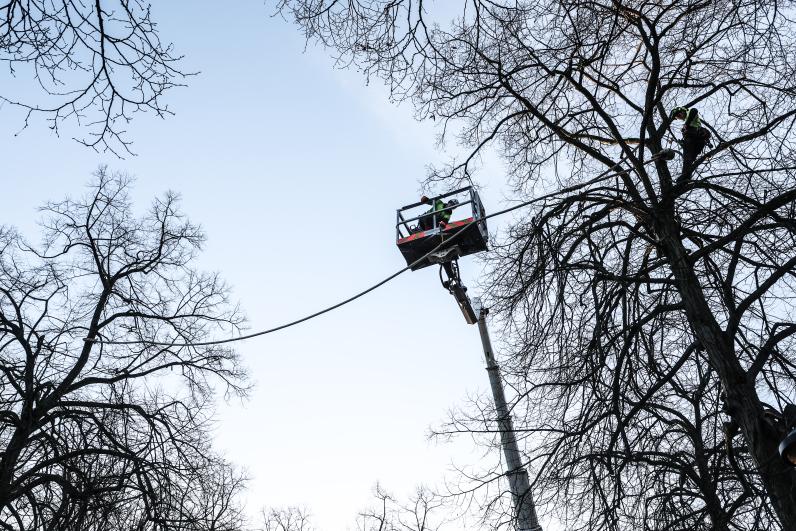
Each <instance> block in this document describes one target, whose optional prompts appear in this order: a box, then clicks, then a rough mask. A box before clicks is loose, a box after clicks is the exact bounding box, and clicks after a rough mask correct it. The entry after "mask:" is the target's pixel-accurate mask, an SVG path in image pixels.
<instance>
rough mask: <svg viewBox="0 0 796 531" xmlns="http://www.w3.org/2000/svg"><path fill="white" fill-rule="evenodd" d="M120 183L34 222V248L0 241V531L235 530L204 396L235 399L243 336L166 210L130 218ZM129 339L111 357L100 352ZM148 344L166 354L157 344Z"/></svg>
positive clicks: (99, 182)
mask: <svg viewBox="0 0 796 531" xmlns="http://www.w3.org/2000/svg"><path fill="white" fill-rule="evenodd" d="M129 185H130V180H129V179H128V178H126V177H124V176H121V175H111V174H109V173H108V172H107V170H105V169H104V168H102V169H100V170H99V171H98V172H97V173H96V177H95V181H94V184H93V185H92V186H91V188H90V193H89V194H88V195H86V196H85V197H83V198H82V199H78V200H71V199H68V200H66V201H63V202H59V203H50V204H48V205H46V206H45V207H44V209H43V212H44V216H45V217H44V221H43V225H42V228H43V233H44V234H43V236H44V238H43V242H42V244H41V245H36V246H33V245H29V244H28V243H26V242H25V241H24V240H23V239H22V238H21V237H20V236H19V235H17V234H16V233H15V232H14V231H13V230H12V229H8V228H3V229H2V230H0V450H2V451H1V453H0V528H2V529H7V530H14V531H22V530H32V529H81V530H85V529H89V530H97V531H99V530H105V529H137V530H145V529H152V530H154V529H158V530H166V529H208V530H209V529H215V530H231V529H235V528H237V523H238V522H239V521H240V513H239V510H238V509H237V506H236V505H235V502H234V498H235V496H236V495H237V493H238V492H239V491H240V489H241V488H242V486H243V482H242V479H241V477H240V476H239V475H238V474H237V473H235V472H233V471H232V470H231V469H230V468H229V465H227V464H226V463H225V462H224V461H223V460H221V459H219V458H218V457H216V456H214V454H213V452H212V448H211V447H210V444H209V440H210V432H209V421H210V419H211V414H212V399H213V396H214V389H215V388H216V387H220V390H222V391H223V392H224V393H227V394H233V395H240V396H242V395H244V394H245V393H246V390H247V384H246V381H245V375H244V372H243V371H242V369H241V367H240V366H239V364H238V361H237V357H236V355H235V353H234V351H232V350H231V349H229V348H227V347H224V346H213V345H210V346H184V345H185V344H192V343H195V342H197V341H201V340H202V339H207V338H209V337H211V336H213V335H215V334H216V333H220V332H225V333H229V332H230V331H234V330H235V329H237V328H238V327H239V326H240V324H241V323H242V317H241V315H240V313H239V311H238V309H237V308H236V307H235V306H234V305H232V304H230V302H229V301H228V288H227V287H226V285H225V284H224V283H223V282H222V281H221V280H220V278H219V277H218V275H216V274H208V273H201V272H198V271H196V270H195V269H194V268H193V267H192V265H191V264H192V261H193V259H194V258H195V256H196V253H197V251H198V250H199V249H200V247H201V245H202V242H203V241H204V235H203V234H202V232H201V230H200V229H199V228H198V227H197V226H196V225H193V224H192V223H190V222H189V221H187V220H186V219H185V218H184V216H183V214H181V213H180V211H179V208H178V201H177V197H176V196H175V195H174V194H167V195H166V196H165V197H163V198H161V199H158V200H156V201H155V202H154V203H153V205H152V207H151V209H150V210H149V212H148V213H147V214H146V215H144V216H143V217H141V218H137V217H135V216H134V215H133V212H132V205H131V204H130V201H129V198H128V196H127V189H128V187H129ZM120 340H122V341H124V340H130V341H139V342H140V343H137V344H127V345H123V344H110V343H106V342H107V341H120ZM151 341H158V342H161V343H165V344H166V345H171V346H155V345H152V344H151V343H149V342H151Z"/></svg>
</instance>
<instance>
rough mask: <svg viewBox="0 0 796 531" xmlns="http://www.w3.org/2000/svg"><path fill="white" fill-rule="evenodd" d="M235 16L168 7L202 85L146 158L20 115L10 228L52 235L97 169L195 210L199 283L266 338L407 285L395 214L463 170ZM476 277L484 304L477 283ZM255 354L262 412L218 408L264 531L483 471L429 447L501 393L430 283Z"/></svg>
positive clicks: (248, 5) (165, 25) (254, 9)
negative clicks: (463, 413) (457, 419)
mask: <svg viewBox="0 0 796 531" xmlns="http://www.w3.org/2000/svg"><path fill="white" fill-rule="evenodd" d="M220 5H222V4H218V3H217V2H213V3H211V2H171V3H159V4H157V5H155V6H154V8H153V18H154V19H156V20H157V21H158V22H159V23H160V30H161V32H162V37H163V39H164V40H167V41H173V42H174V43H175V45H176V47H177V51H178V52H179V53H184V54H185V55H186V60H185V63H184V64H185V67H186V69H188V70H201V75H199V76H198V77H196V78H192V79H190V80H189V86H188V87H187V88H182V89H175V90H173V91H172V92H171V94H170V95H169V96H168V101H169V104H170V106H171V107H172V109H173V110H174V111H175V112H176V116H174V117H170V118H168V119H167V120H165V121H164V120H160V119H157V118H155V117H153V116H147V115H139V116H137V117H136V119H135V120H134V121H133V122H132V124H131V125H130V127H129V132H130V136H131V138H132V139H133V140H134V141H135V144H134V146H133V150H134V151H135V152H136V153H137V156H135V157H127V158H126V160H118V159H116V158H114V157H113V156H111V155H109V154H97V153H95V152H92V151H90V150H88V149H86V148H84V147H82V146H80V145H78V144H77V143H75V142H73V141H71V140H70V139H69V138H68V137H66V136H63V137H62V138H57V137H56V136H54V135H52V134H51V133H50V132H49V131H48V130H47V129H46V127H45V126H44V125H43V124H42V123H41V122H34V123H33V125H32V126H31V127H30V128H28V129H27V130H25V131H23V132H22V133H21V134H20V135H19V136H16V137H14V136H13V133H14V132H15V131H17V130H18V129H19V126H20V121H19V120H18V117H19V116H18V114H17V113H15V111H14V109H11V108H9V107H8V106H6V107H5V108H3V109H2V110H0V135H1V136H0V160H1V161H2V165H1V166H0V181H2V183H3V190H4V191H5V194H4V198H3V201H2V210H1V211H0V223H3V224H14V225H17V226H18V227H20V228H21V229H22V230H23V232H25V233H26V234H29V235H31V236H35V226H34V224H33V222H34V220H35V219H36V215H37V214H36V211H35V209H36V207H37V206H38V205H40V204H41V203H42V202H43V201H45V200H48V199H53V200H57V199H60V198H62V197H63V196H65V195H67V194H70V193H71V194H77V193H81V192H82V190H81V188H82V185H83V184H84V183H85V182H87V181H88V180H89V178H90V174H91V172H92V171H93V170H94V169H95V168H96V167H97V166H98V165H99V164H108V165H109V166H110V167H111V168H113V169H118V170H124V171H127V172H129V173H131V174H133V175H135V176H136V178H137V185H136V187H135V190H134V196H135V198H136V201H137V204H138V206H140V207H141V208H144V207H145V206H146V205H147V204H148V202H149V201H150V199H151V198H152V197H153V196H154V195H156V194H159V193H162V192H163V191H165V190H167V189H172V190H176V191H179V192H180V193H181V194H182V197H183V204H184V210H185V211H186V212H187V213H188V215H189V216H190V217H191V219H192V220H194V221H195V222H198V223H200V224H201V225H202V226H203V227H204V228H205V230H206V232H207V234H208V237H209V240H208V244H207V247H206V252H205V253H204V254H203V255H202V257H201V266H202V267H203V268H206V269H212V270H218V271H221V272H222V274H223V276H224V278H225V279H226V280H227V281H228V282H229V283H230V284H231V285H233V286H234V295H235V297H237V299H239V301H240V303H241V306H242V308H243V309H244V310H245V312H246V313H247V315H248V317H249V319H250V324H251V327H252V328H253V329H262V328H267V327H270V326H272V325H274V324H278V323H282V322H284V321H286V320H291V319H293V318H295V317H298V316H301V315H303V314H305V313H308V312H310V311H314V310H316V309H318V308H320V307H323V306H325V305H327V304H330V303H333V302H336V301H337V300H339V299H341V298H344V297H346V296H348V295H349V294H350V293H351V292H353V291H356V290H359V289H361V288H363V287H365V286H367V285H369V284H371V283H373V282H374V281H376V280H379V279H381V278H383V277H384V276H386V275H388V274H390V273H392V272H393V271H395V270H396V269H398V268H400V267H402V265H403V261H402V258H401V256H400V253H399V252H398V251H397V250H396V248H395V246H394V244H393V235H394V226H393V224H394V215H395V211H394V210H395V208H396V207H397V206H399V205H402V204H407V203H409V202H413V201H415V200H416V198H417V196H418V191H419V186H418V183H419V181H420V180H421V179H422V178H423V176H424V175H425V168H426V166H427V165H428V164H429V163H431V162H433V161H435V160H444V159H445V158H446V157H447V154H445V153H443V152H440V151H438V150H436V149H435V147H434V134H435V130H434V129H433V127H432V125H429V124H418V123H417V122H415V121H414V120H413V119H412V113H411V109H410V108H409V107H408V106H403V107H400V108H398V107H395V106H394V105H392V104H389V103H388V101H387V96H386V91H385V90H384V88H383V87H381V86H378V85H373V86H365V84H364V80H363V78H362V77H360V76H359V75H358V74H357V73H355V72H349V71H339V70H334V69H333V68H332V61H331V60H330V59H329V57H328V54H327V53H325V52H323V51H322V50H317V49H313V48H309V49H308V50H307V51H306V53H305V52H304V49H305V46H304V41H303V39H302V37H301V35H300V33H299V31H298V30H297V29H296V28H295V27H293V26H292V25H290V24H288V23H286V22H285V21H283V20H282V19H281V18H273V17H270V14H271V11H270V8H269V7H268V6H266V5H263V3H262V2H261V1H259V0H257V1H254V0H246V1H241V2H236V3H235V8H234V9H231V8H221V7H219V6H220ZM223 5H224V6H226V5H227V4H223ZM229 5H232V4H231V3H230V4H229ZM4 75H5V74H4ZM487 168H488V171H484V172H482V173H481V175H479V176H478V180H479V181H480V182H481V183H482V184H484V185H485V191H484V194H483V195H484V200H485V203H486V205H487V208H488V209H492V210H495V209H497V208H498V207H499V206H500V205H501V200H500V198H501V197H502V193H503V190H502V188H501V187H502V182H503V181H502V177H501V175H500V165H499V164H495V163H492V164H488V165H487ZM495 225H496V224H493V227H494V226H495ZM462 267H463V272H464V277H465V279H466V280H467V281H468V282H469V284H471V285H474V284H475V282H474V279H475V278H476V277H477V275H478V273H479V270H480V266H479V265H478V263H477V262H476V261H475V260H473V259H465V260H463V261H462ZM472 291H476V290H472ZM443 345H444V346H443ZM239 351H240V353H241V354H242V356H243V359H244V361H245V363H246V365H247V366H248V367H249V369H250V373H251V376H252V379H253V381H254V382H255V383H256V387H255V389H254V392H253V394H252V397H251V399H250V400H249V401H248V402H246V403H244V404H241V403H238V402H235V403H232V404H229V405H224V406H222V407H221V409H220V411H219V415H218V419H219V421H218V427H217V440H216V444H217V446H218V447H219V448H220V449H222V450H223V451H224V452H225V454H226V455H227V457H228V458H229V459H230V460H231V461H233V462H235V463H236V464H238V465H240V466H242V467H245V468H246V469H247V470H248V472H249V474H250V476H251V477H252V481H251V483H250V489H249V491H248V494H247V503H248V507H249V510H250V511H251V512H252V514H254V513H255V512H256V511H257V510H258V509H259V508H260V507H262V506H265V505H268V506H279V505H300V506H305V507H307V508H309V509H310V511H311V512H312V513H313V515H314V521H315V523H316V525H317V527H319V528H321V529H325V530H329V531H331V530H337V529H345V528H346V526H347V525H350V524H352V523H353V521H354V517H355V516H356V513H357V512H358V511H360V510H361V509H363V508H364V506H365V504H367V503H368V501H369V500H370V490H371V487H372V486H373V485H374V483H375V482H376V481H380V482H382V484H383V485H385V486H386V487H387V488H388V489H391V490H392V491H394V492H395V493H396V494H398V495H399V496H405V495H406V494H408V493H409V492H411V491H412V490H413V488H414V486H415V485H416V484H419V483H426V484H432V485H433V484H440V483H441V482H442V481H443V479H444V475H445V473H446V471H448V470H449V469H450V463H451V461H455V462H456V463H457V464H459V465H467V464H468V462H467V461H468V460H473V459H480V458H481V455H482V450H481V449H475V451H474V452H473V450H474V449H473V445H472V443H471V441H469V439H463V440H462V441H460V442H459V443H457V444H453V445H439V446H436V445H434V444H432V443H429V442H428V441H427V439H426V435H427V432H428V428H429V426H430V425H433V424H434V423H436V422H437V421H439V420H441V419H443V418H444V417H445V415H446V411H447V410H448V409H449V408H451V407H454V406H456V405H457V404H459V403H461V401H462V400H463V399H464V398H465V397H466V396H467V394H468V393H476V392H480V391H481V390H484V389H486V387H487V386H486V384H487V377H486V373H485V371H484V370H483V363H482V361H481V350H480V344H479V340H478V333H477V329H476V328H475V327H470V326H467V325H466V324H465V323H464V320H463V318H462V317H461V314H460V313H459V312H458V310H457V308H456V305H455V303H454V301H453V299H452V298H451V297H450V296H449V295H447V294H446V293H445V292H444V291H443V290H442V288H441V287H440V286H439V281H438V279H437V272H436V270H435V269H433V268H430V269H426V270H423V271H420V272H415V273H408V274H405V275H404V276H401V277H399V278H398V279H397V280H395V281H393V282H392V283H390V284H388V285H386V286H385V287H383V288H381V289H379V290H377V291H376V292H374V293H372V294H370V295H369V296H367V297H366V298H364V299H362V300H359V301H357V302H355V303H354V304H352V305H349V306H347V307H344V308H342V309H340V310H338V311H336V312H334V313H332V314H329V315H326V316H324V317H322V318H319V319H316V320H313V321H311V322H308V323H306V324H304V325H302V326H299V327H296V328H292V329H289V330H286V331H283V332H280V333H278V334H274V335H270V336H266V337H263V338H259V339H255V340H252V341H249V342H246V343H245V344H241V345H240V347H239Z"/></svg>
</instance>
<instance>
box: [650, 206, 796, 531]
mask: <svg viewBox="0 0 796 531" xmlns="http://www.w3.org/2000/svg"><path fill="white" fill-rule="evenodd" d="M656 228H657V229H658V231H657V232H658V234H659V235H661V247H662V250H663V252H664V253H665V255H666V257H667V259H668V260H669V263H670V265H671V268H672V272H673V273H674V277H675V280H676V282H677V288H678V290H679V293H680V296H681V298H682V302H683V306H684V309H685V314H686V317H687V319H688V322H689V324H690V325H691V328H692V330H693V333H694V335H695V336H696V338H697V339H698V340H699V342H700V343H701V344H702V347H703V348H704V349H705V352H706V353H707V355H708V359H709V360H710V364H711V366H712V368H713V369H714V370H715V371H716V372H717V373H718V375H719V379H720V380H721V385H722V389H723V390H724V392H725V394H726V405H727V411H728V414H729V415H730V417H731V418H732V419H733V420H734V421H735V422H736V423H737V424H738V426H739V428H740V431H741V433H742V434H743V437H744V439H745V440H746V443H747V445H748V447H749V451H750V453H751V456H752V458H753V459H754V461H755V463H756V464H757V468H758V470H759V471H760V477H761V480H762V482H763V485H764V486H765V488H766V491H767V492H768V495H769V497H770V498H771V503H772V506H773V507H774V510H775V511H776V514H777V516H778V517H779V519H780V522H781V523H782V526H783V528H784V529H788V530H796V471H794V469H792V468H791V467H789V466H788V465H786V464H785V463H784V462H783V460H782V458H781V457H780V455H779V450H778V446H779V442H780V437H781V435H780V434H779V433H778V432H777V430H776V429H775V428H774V427H773V426H772V425H771V424H770V423H769V422H768V421H766V420H765V417H764V415H763V413H764V410H763V405H762V404H761V403H760V399H759V397H758V396H757V391H756V390H755V385H754V382H753V381H749V380H748V378H747V376H746V372H745V371H744V369H743V367H742V366H741V364H740V362H739V360H738V357H737V356H736V353H735V348H734V341H733V338H732V337H730V336H728V335H727V334H726V333H725V332H724V330H722V329H721V326H719V323H718V322H717V321H716V319H715V317H714V316H713V313H712V312H711V310H710V307H709V306H708V304H707V300H706V298H705V293H704V291H703V290H702V287H701V285H700V283H699V279H698V278H697V275H696V273H695V272H694V269H693V267H692V264H691V262H690V260H689V257H688V253H687V251H686V249H685V247H684V246H683V243H682V240H681V239H680V234H679V227H678V226H677V223H676V222H675V221H674V220H673V219H671V218H670V219H669V220H665V221H662V220H659V222H658V226H657V227H656Z"/></svg>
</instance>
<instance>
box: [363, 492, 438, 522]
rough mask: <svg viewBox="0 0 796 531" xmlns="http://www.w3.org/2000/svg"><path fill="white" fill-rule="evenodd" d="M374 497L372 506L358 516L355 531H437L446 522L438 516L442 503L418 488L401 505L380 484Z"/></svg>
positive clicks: (434, 496)
mask: <svg viewBox="0 0 796 531" xmlns="http://www.w3.org/2000/svg"><path fill="white" fill-rule="evenodd" d="M373 496H374V497H375V498H376V503H375V505H374V506H373V507H371V508H370V509H367V510H365V511H364V512H362V513H360V514H359V519H358V520H357V530H358V531H437V530H439V529H442V526H443V524H444V522H445V521H444V519H443V518H442V517H441V516H439V515H438V513H440V512H442V508H443V507H444V500H443V499H442V498H441V497H439V496H437V495H435V494H434V493H433V492H431V491H430V490H429V489H427V488H424V487H419V488H418V489H417V491H416V492H415V493H414V495H413V496H412V497H411V498H410V499H409V500H408V501H407V502H406V503H403V504H402V503H400V502H399V501H397V500H396V499H395V497H393V496H392V495H391V494H390V493H388V492H387V491H386V490H385V489H384V488H383V487H382V486H381V485H379V484H377V485H376V487H375V488H374V489H373Z"/></svg>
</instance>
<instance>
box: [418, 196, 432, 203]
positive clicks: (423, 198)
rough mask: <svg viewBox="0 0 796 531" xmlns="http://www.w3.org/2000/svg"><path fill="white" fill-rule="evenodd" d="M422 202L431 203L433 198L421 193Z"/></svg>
mask: <svg viewBox="0 0 796 531" xmlns="http://www.w3.org/2000/svg"><path fill="white" fill-rule="evenodd" d="M420 202H421V203H430V202H431V199H429V198H428V197H427V196H425V195H421V196H420Z"/></svg>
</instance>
